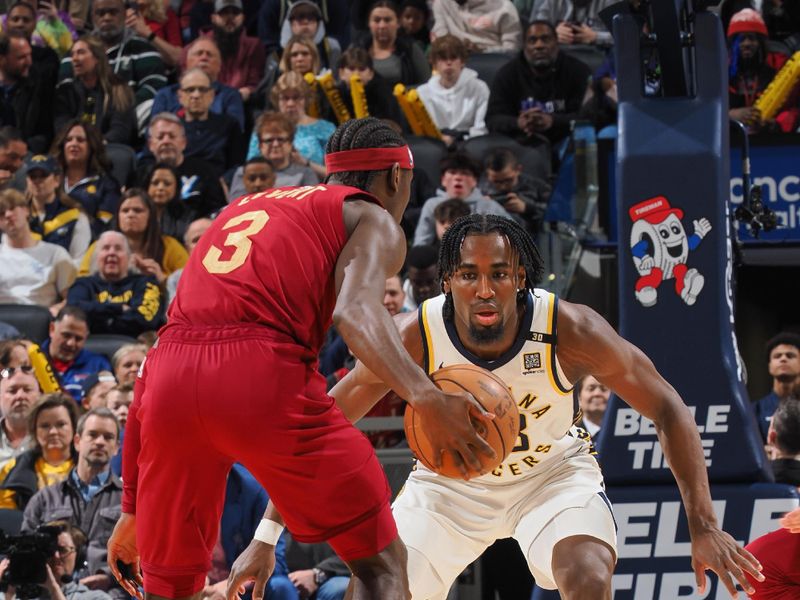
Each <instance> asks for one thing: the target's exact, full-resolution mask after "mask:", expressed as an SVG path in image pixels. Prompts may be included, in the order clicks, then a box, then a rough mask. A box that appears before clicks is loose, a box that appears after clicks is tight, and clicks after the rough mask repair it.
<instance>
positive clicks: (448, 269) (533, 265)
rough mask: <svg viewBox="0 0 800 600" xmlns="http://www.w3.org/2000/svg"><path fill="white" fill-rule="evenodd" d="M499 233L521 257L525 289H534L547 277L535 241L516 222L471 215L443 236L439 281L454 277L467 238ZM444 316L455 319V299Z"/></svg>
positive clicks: (449, 300) (449, 299)
mask: <svg viewBox="0 0 800 600" xmlns="http://www.w3.org/2000/svg"><path fill="white" fill-rule="evenodd" d="M489 233H499V234H500V235H502V236H505V238H506V239H507V240H508V243H509V245H510V246H511V248H512V249H513V250H514V251H515V252H517V254H519V260H520V263H521V264H522V266H523V267H524V268H525V288H526V289H527V290H532V289H533V288H534V286H535V285H536V284H537V283H538V282H539V281H540V280H541V278H542V275H544V261H543V260H542V256H541V255H540V254H539V250H538V248H536V244H534V243H533V238H532V237H531V236H530V234H529V233H528V232H527V231H525V229H524V228H523V227H522V226H521V225H519V224H518V223H517V222H516V221H513V220H511V219H508V218H506V217H500V216H497V215H484V214H472V215H469V216H466V217H461V218H460V219H457V220H456V221H454V222H453V224H452V225H450V227H448V228H447V231H445V233H444V236H442V242H441V245H440V246H439V262H438V273H437V276H438V278H439V281H440V282H444V280H445V279H447V278H448V277H451V276H452V275H453V274H455V272H456V270H457V269H458V265H459V264H461V246H462V244H463V243H464V239H465V238H466V237H467V236H468V235H486V234H489ZM442 313H443V316H444V318H445V319H452V318H453V296H452V294H447V298H446V299H445V303H444V307H443V309H442Z"/></svg>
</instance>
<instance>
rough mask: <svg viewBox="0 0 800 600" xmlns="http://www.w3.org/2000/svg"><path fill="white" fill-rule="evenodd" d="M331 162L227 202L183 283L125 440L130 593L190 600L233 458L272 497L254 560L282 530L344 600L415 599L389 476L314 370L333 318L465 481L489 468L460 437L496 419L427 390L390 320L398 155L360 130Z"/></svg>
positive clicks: (116, 542)
mask: <svg viewBox="0 0 800 600" xmlns="http://www.w3.org/2000/svg"><path fill="white" fill-rule="evenodd" d="M327 152H328V155H327V157H326V164H327V167H328V173H329V181H328V183H326V184H321V185H317V186H305V187H300V188H278V189H275V190H267V191H265V192H262V193H259V194H253V195H250V196H245V197H244V198H241V199H239V200H237V201H236V202H234V203H233V204H231V205H230V206H228V207H227V208H226V209H225V210H223V211H222V213H221V214H220V215H219V217H218V218H217V219H216V221H215V222H214V224H213V225H212V226H211V227H210V228H209V230H208V231H207V232H206V233H205V234H204V235H203V237H202V238H201V240H200V242H199V243H198V245H197V247H196V248H195V250H194V252H193V253H192V256H191V258H190V260H189V263H188V264H187V265H186V267H185V269H184V272H183V275H182V277H181V281H180V284H179V285H178V291H177V295H176V297H175V300H174V301H173V303H172V305H171V306H170V310H169V317H168V324H167V325H166V326H165V327H164V328H163V329H162V330H161V331H160V332H159V340H158V342H157V344H156V346H154V348H153V350H152V351H151V352H150V354H149V356H148V357H147V360H146V362H145V363H144V364H143V365H142V368H141V369H140V374H139V377H138V378H137V382H136V393H135V400H134V403H133V405H132V406H131V408H130V412H129V415H128V423H127V426H126V440H125V449H124V460H123V465H124V466H123V480H124V492H123V501H122V512H123V514H122V516H121V517H120V520H119V522H118V523H117V526H116V528H115V531H114V534H113V535H112V537H111V539H110V540H109V555H108V562H109V565H111V568H112V570H113V571H114V575H115V576H116V577H117V579H119V580H120V583H121V584H122V585H123V586H124V587H125V588H126V589H127V590H128V591H129V592H130V593H131V594H134V595H137V596H138V595H139V593H138V590H137V589H136V584H137V583H141V582H142V580H141V578H140V576H139V565H141V571H142V572H143V573H144V578H143V585H144V590H145V593H146V595H147V596H148V597H149V598H173V599H178V598H198V597H199V596H200V593H201V591H202V589H203V584H204V580H205V574H206V572H207V571H208V568H209V566H210V557H211V551H212V549H213V548H214V545H215V543H216V540H217V536H218V531H219V522H220V515H221V513H222V506H223V500H224V492H225V482H226V477H227V473H228V471H229V469H230V467H231V465H232V464H233V462H234V461H236V462H240V463H241V464H243V465H244V466H245V467H246V468H247V469H248V470H250V471H251V472H252V473H253V474H254V475H255V476H256V478H257V479H258V480H259V481H260V482H261V484H262V485H263V486H264V487H265V488H266V489H267V490H268V491H269V494H270V497H271V501H270V506H269V507H268V508H267V513H266V514H265V518H264V520H262V522H261V524H260V525H259V527H258V530H257V531H256V535H255V539H257V540H258V541H259V542H262V543H261V544H253V545H251V548H252V547H253V546H255V547H256V548H258V547H263V549H264V550H267V551H271V550H273V546H274V545H275V544H276V543H277V539H278V536H279V535H280V533H281V531H282V523H281V516H280V515H283V518H285V523H286V525H287V526H288V527H289V529H290V530H291V532H292V535H293V536H294V537H295V538H296V539H298V540H300V541H303V542H320V541H323V540H325V541H328V543H330V545H331V546H332V547H333V548H334V550H336V552H337V553H338V554H339V555H340V556H341V557H342V559H344V560H345V561H346V562H347V563H348V565H349V566H350V568H351V569H352V571H353V583H352V584H351V586H352V589H353V592H354V596H353V597H355V598H376V599H378V598H379V599H380V600H391V599H395V598H398V599H399V598H407V597H408V583H407V576H406V572H405V562H406V554H405V547H404V546H403V544H402V542H401V541H400V539H399V538H398V536H397V528H396V526H395V523H394V519H393V517H392V513H391V510H390V507H389V500H390V488H389V485H388V483H387V481H386V477H385V475H384V474H383V470H382V468H381V466H380V464H379V463H378V460H377V458H376V457H375V454H374V452H373V450H372V447H371V445H370V443H369V441H368V440H367V439H366V437H364V436H363V435H362V434H361V433H360V432H358V431H357V430H356V429H355V428H353V427H352V425H350V423H349V421H348V420H347V419H346V418H345V417H344V415H343V414H342V413H341V411H340V410H339V409H338V408H337V407H336V406H335V404H334V401H333V399H332V398H331V397H329V396H328V395H327V394H326V393H325V379H324V378H323V377H322V376H321V375H319V374H318V373H317V371H316V364H317V355H318V352H319V349H320V346H321V344H322V342H323V338H324V335H325V332H326V330H327V329H328V327H329V325H330V322H331V317H333V321H334V323H335V324H336V327H337V329H338V331H339V333H340V334H341V335H342V337H343V338H344V340H345V342H347V345H348V347H349V348H350V349H351V351H352V352H353V354H355V355H356V356H357V357H359V359H360V360H362V361H363V362H364V364H365V365H367V366H368V368H369V369H371V370H372V371H373V372H374V373H375V374H376V375H378V376H380V377H381V378H382V379H383V380H384V381H386V382H390V385H392V386H393V388H394V389H395V391H396V392H397V393H398V394H399V395H400V396H401V397H403V398H407V399H408V400H409V401H410V402H411V404H412V405H413V406H414V407H415V408H416V409H417V410H419V411H421V412H422V413H423V414H424V416H425V418H426V420H427V421H429V422H435V423H437V424H438V427H436V429H435V431H433V432H432V435H433V436H434V438H435V439H436V440H437V445H438V446H439V447H440V448H441V449H442V450H443V451H447V452H450V453H451V454H452V455H453V456H454V457H455V458H456V459H457V461H459V462H460V464H461V465H462V467H463V470H464V472H465V474H466V473H468V472H470V471H471V470H474V471H478V470H479V469H480V461H479V460H478V458H477V456H476V452H483V453H485V454H486V455H488V456H494V451H493V450H492V449H491V448H490V447H489V446H488V445H487V444H486V443H485V442H484V441H483V440H482V439H481V438H480V437H479V436H478V435H477V433H476V432H475V430H474V429H473V427H472V425H471V423H470V415H472V416H476V417H479V418H491V417H490V416H488V415H486V414H482V413H481V411H480V409H479V408H478V407H477V403H475V401H474V399H473V398H472V397H471V396H469V395H464V394H445V393H443V392H442V391H440V390H439V389H438V388H436V387H435V386H434V385H433V384H432V383H431V382H430V381H429V380H428V378H427V376H426V375H425V372H424V371H423V370H422V369H421V368H420V367H419V366H418V365H417V364H416V363H415V362H414V361H413V360H412V359H411V357H410V356H409V355H408V353H407V352H406V351H405V350H404V348H403V344H402V341H401V340H400V337H399V335H398V333H397V329H396V328H395V326H394V324H393V322H392V319H391V317H390V316H389V313H388V312H387V311H386V309H385V308H384V307H383V292H384V283H385V281H386V278H387V277H389V276H390V275H393V274H395V273H397V272H398V271H399V270H400V267H401V266H402V263H403V258H404V256H405V248H406V242H405V238H404V236H403V233H402V230H401V229H400V227H399V225H398V223H399V222H400V218H401V216H402V214H403V211H404V209H405V207H406V204H407V203H408V198H409V190H410V184H411V178H412V170H411V169H412V167H413V159H412V157H411V153H410V151H409V150H408V147H407V146H406V145H405V143H404V142H403V140H402V138H401V137H400V136H398V135H397V134H396V133H394V131H392V130H391V129H390V128H388V127H387V126H386V125H384V124H383V123H381V122H380V121H378V120H377V119H360V120H354V121H350V122H348V123H345V124H344V125H342V126H341V127H340V128H339V129H338V130H337V131H336V132H335V133H334V135H333V136H332V137H331V139H330V141H329V142H328V148H327ZM176 433H177V434H178V435H175V434H176ZM439 455H440V453H438V452H437V456H439ZM273 503H274V505H273ZM248 550H250V549H248ZM268 553H269V552H268ZM118 560H119V561H121V562H122V563H125V564H128V565H131V566H132V572H133V573H132V577H131V578H127V579H126V578H125V577H123V576H122V575H121V574H120V572H119V570H118V569H117V561H118ZM273 566H274V564H268V565H266V566H264V565H262V566H259V568H258V569H257V570H255V571H254V572H252V573H245V574H243V575H244V577H246V578H251V579H252V578H254V579H256V586H255V589H254V594H253V595H254V597H255V598H260V597H261V596H262V595H263V590H264V585H265V583H266V580H267V578H268V577H269V575H270V573H271V571H272V568H273ZM240 575H241V574H240ZM237 588H238V585H235V586H234V592H235V589H237ZM234 592H231V595H233V593H234Z"/></svg>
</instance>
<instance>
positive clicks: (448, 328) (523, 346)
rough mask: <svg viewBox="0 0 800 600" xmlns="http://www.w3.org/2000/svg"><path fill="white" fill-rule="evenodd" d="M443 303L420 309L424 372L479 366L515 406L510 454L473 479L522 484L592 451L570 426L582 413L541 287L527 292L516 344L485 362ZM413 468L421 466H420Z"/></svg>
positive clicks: (552, 299)
mask: <svg viewBox="0 0 800 600" xmlns="http://www.w3.org/2000/svg"><path fill="white" fill-rule="evenodd" d="M444 301H445V296H444V295H441V296H438V297H436V298H432V299H430V300H427V301H425V302H424V303H423V305H422V307H421V309H420V311H419V325H420V328H421V330H422V336H423V340H424V354H425V357H424V360H425V368H426V370H427V372H428V373H429V374H430V373H433V372H434V371H436V370H437V369H440V368H442V367H447V366H450V365H456V364H465V363H472V364H475V365H478V366H479V367H483V368H485V369H487V370H489V371H492V372H493V373H494V374H495V375H497V376H498V377H500V379H502V380H503V381H504V382H505V383H506V384H507V385H508V386H509V388H510V390H511V395H512V396H513V397H514V400H515V401H516V403H517V407H518V408H519V417H520V427H519V437H518V438H517V442H516V444H515V446H514V448H513V449H512V451H511V454H509V456H508V458H506V460H505V461H503V463H502V464H501V465H499V466H498V467H497V468H496V469H494V470H493V471H492V472H491V473H488V474H486V475H483V476H482V477H478V478H475V479H473V480H472V481H473V482H486V483H510V482H513V481H520V480H522V479H524V478H526V477H527V476H529V475H533V474H535V473H537V472H539V470H540V469H541V466H542V465H544V464H546V463H549V462H550V461H551V460H553V459H554V458H563V457H564V456H565V455H566V456H572V455H575V454H581V453H585V454H589V453H593V452H594V450H593V448H592V444H591V438H590V436H589V434H588V433H586V432H585V431H584V430H583V429H579V428H577V427H573V424H574V423H575V422H576V421H577V420H578V419H579V418H580V412H579V408H578V404H577V400H575V399H573V394H572V384H570V383H568V382H567V380H566V377H565V376H564V373H563V372H562V370H561V367H560V366H559V364H558V358H557V357H556V352H555V349H556V320H557V315H558V299H557V298H556V296H555V295H554V294H551V293H550V292H547V291H545V290H541V289H535V290H534V291H533V292H532V293H529V294H528V296H527V298H526V301H525V305H526V306H525V315H524V317H523V321H522V324H521V325H520V330H519V334H518V336H517V339H516V341H515V342H514V345H513V346H512V347H511V348H510V349H509V350H508V351H507V352H506V353H505V354H504V355H503V356H501V357H499V358H497V359H495V360H492V361H486V360H483V359H481V358H479V357H477V356H475V355H474V354H472V353H471V352H470V351H469V350H467V349H466V348H465V347H464V345H463V344H462V343H461V341H460V340H459V338H458V333H457V332H456V328H455V324H454V323H453V322H452V321H447V322H445V320H444V318H443V317H442V307H443V306H444ZM417 468H418V469H425V466H424V465H422V464H421V463H419V462H418V463H417Z"/></svg>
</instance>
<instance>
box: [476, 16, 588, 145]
mask: <svg viewBox="0 0 800 600" xmlns="http://www.w3.org/2000/svg"><path fill="white" fill-rule="evenodd" d="M590 76H591V72H590V70H589V67H587V66H586V65H585V64H583V63H582V62H581V61H579V60H578V59H576V58H572V57H571V56H568V55H566V54H564V53H562V52H559V50H558V38H557V37H556V31H555V29H554V28H553V25H552V24H551V23H548V22H547V21H533V22H532V23H531V24H530V25H529V26H528V28H527V30H526V31H525V45H524V47H523V49H522V52H520V53H519V54H518V55H517V57H516V58H514V59H512V60H511V61H510V62H509V63H507V64H506V65H505V66H503V67H502V68H501V69H500V71H498V73H497V76H496V77H495V79H494V82H493V83H492V86H491V96H490V97H489V108H488V110H487V113H486V124H487V126H488V127H489V130H490V131H492V132H496V133H502V134H504V135H507V136H509V137H512V138H514V139H516V140H517V141H518V142H520V143H521V144H529V145H533V144H535V143H537V141H538V140H539V139H540V136H545V137H546V138H547V139H549V140H550V142H551V143H552V144H553V145H556V144H558V143H559V142H560V141H561V140H563V139H564V138H565V137H566V136H567V135H568V134H569V123H570V121H571V120H573V119H575V118H577V116H578V110H579V109H580V106H581V103H582V102H583V96H584V94H585V93H586V86H587V84H588V82H589V78H590Z"/></svg>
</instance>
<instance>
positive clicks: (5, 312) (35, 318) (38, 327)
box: [0, 304, 50, 343]
mask: <svg viewBox="0 0 800 600" xmlns="http://www.w3.org/2000/svg"><path fill="white" fill-rule="evenodd" d="M0 321H3V322H4V323H8V324H9V325H13V326H14V327H16V328H17V329H18V330H19V332H20V333H21V334H22V335H23V336H25V337H26V338H28V339H30V340H33V341H34V342H37V343H38V342H42V341H44V340H46V339H47V338H48V337H49V335H50V311H49V310H47V309H46V308H45V307H43V306H38V305H36V304H0Z"/></svg>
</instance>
